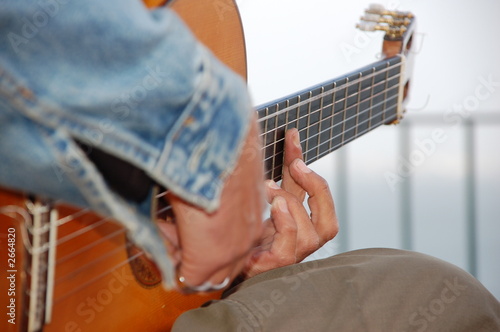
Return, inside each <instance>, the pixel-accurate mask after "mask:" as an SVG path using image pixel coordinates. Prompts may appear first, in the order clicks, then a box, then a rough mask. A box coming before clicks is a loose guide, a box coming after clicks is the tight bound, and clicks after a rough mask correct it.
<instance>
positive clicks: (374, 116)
mask: <svg viewBox="0 0 500 332" xmlns="http://www.w3.org/2000/svg"><path fill="white" fill-rule="evenodd" d="M396 97H397V95H396V96H392V97H390V98H389V99H394V98H396ZM381 103H382V102H380V103H378V104H375V106H374V107H377V106H379V105H380V104H381ZM394 106H395V105H393V106H391V107H390V108H391V109H392V108H394ZM367 111H368V110H364V111H363V113H364V112H367ZM376 116H377V115H374V116H372V117H371V118H370V119H366V120H364V121H362V122H361V124H363V123H365V122H367V121H371V119H373V118H375V117H376ZM353 117H354V116H352V117H350V118H348V119H347V120H350V119H352V118H353ZM379 123H383V121H382V122H379ZM337 125H338V124H337ZM327 130H330V129H327ZM325 131H326V130H325ZM325 131H322V132H325ZM322 132H320V133H318V134H315V135H313V136H317V135H319V134H321V133H322ZM342 134H343V133H341V134H338V135H336V136H333V137H331V140H333V139H335V138H338V137H339V136H340V135H342ZM306 139H308V138H305V140H306ZM282 140H284V138H283V139H281V140H280V141H282ZM305 140H304V141H305ZM304 141H302V142H304ZM276 143H277V142H276ZM321 144H324V143H321ZM340 145H342V144H340ZM306 152H309V151H307V150H306ZM304 153H305V152H304ZM267 160H269V158H267V159H266V161H267Z"/></svg>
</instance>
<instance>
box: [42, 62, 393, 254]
mask: <svg viewBox="0 0 500 332" xmlns="http://www.w3.org/2000/svg"><path fill="white" fill-rule="evenodd" d="M377 73H380V71H379V72H377ZM396 76H399V75H395V76H393V77H390V78H389V79H393V78H394V77H396ZM353 82H354V81H353ZM380 83H381V82H379V84H380ZM395 87H397V86H392V87H390V88H389V89H394V88H395ZM339 88H342V89H345V87H344V86H341V87H339ZM358 93H359V92H356V93H354V94H352V95H349V96H347V98H351V97H353V96H355V95H356V94H358ZM380 93H381V92H379V93H377V94H376V95H374V96H370V98H366V99H364V100H363V102H365V101H367V100H369V99H373V98H375V97H376V96H378V95H380ZM306 102H307V103H308V102H310V100H305V101H304V103H306ZM336 102H339V101H336ZM329 106H331V104H330V105H327V106H326V107H329ZM352 106H354V105H352ZM375 106H376V105H375ZM296 107H297V105H293V106H292V107H290V108H289V109H295V108H296ZM326 107H324V108H326ZM324 108H323V109H324ZM323 109H320V110H316V111H314V112H312V113H311V114H313V113H317V112H320V111H322V110H323ZM346 111H347V110H341V111H339V112H338V113H336V114H332V115H331V116H330V117H333V116H336V115H339V114H341V113H342V112H346ZM363 112H366V110H365V111H363ZM309 115H310V114H309ZM272 116H277V114H272ZM305 116H308V114H306V115H305ZM372 118H374V117H372ZM372 118H370V120H371V119H372ZM326 119H327V118H325V119H323V120H321V121H324V120H326ZM349 119H352V117H350V118H349ZM349 119H346V120H345V121H348V120H349ZM263 120H264V119H262V118H261V119H259V120H258V121H259V122H260V121H263ZM294 121H298V120H293V121H292V122H294ZM345 121H343V122H345ZM316 124H317V122H316V123H315V124H314V125H316ZM339 124H340V123H338V124H336V125H339ZM286 125H287V124H285V126H286ZM306 129H307V128H303V129H302V130H306ZM273 130H276V129H273ZM273 130H271V131H273ZM327 130H330V129H327ZM323 132H324V131H323ZM320 134H321V133H320ZM334 138H335V137H334ZM332 139H333V138H332ZM304 141H305V140H304ZM263 149H265V147H264V148H263ZM307 152H309V151H306V152H305V153H307ZM274 168H276V167H274ZM168 209H169V207H167V208H165V209H164V210H168ZM87 210H88V209H87ZM84 212H85V211H78V212H77V213H75V215H81V214H82V213H84ZM75 218H76V217H75V216H74V215H73V216H67V217H64V218H61V219H60V220H59V221H58V225H63V224H64V223H66V222H69V221H70V220H73V219H75ZM109 221H112V220H109ZM99 226H100V224H93V225H91V226H89V227H88V229H86V230H80V231H79V233H78V234H72V235H68V236H71V237H76V236H78V235H81V234H83V233H85V232H87V231H91V230H93V229H94V228H97V227H99ZM47 230H48V228H47ZM67 240H69V238H62V239H60V240H58V242H57V243H56V245H59V244H61V243H62V242H65V241H67ZM42 249H43V250H47V249H48V247H47V248H43V247H42Z"/></svg>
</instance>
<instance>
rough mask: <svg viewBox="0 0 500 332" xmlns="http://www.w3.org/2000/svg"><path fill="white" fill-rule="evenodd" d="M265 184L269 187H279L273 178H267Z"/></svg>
mask: <svg viewBox="0 0 500 332" xmlns="http://www.w3.org/2000/svg"><path fill="white" fill-rule="evenodd" d="M267 186H268V187H269V188H271V189H281V188H280V187H279V186H278V184H277V183H276V182H274V181H273V180H268V181H267Z"/></svg>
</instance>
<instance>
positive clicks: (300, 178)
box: [244, 129, 339, 278]
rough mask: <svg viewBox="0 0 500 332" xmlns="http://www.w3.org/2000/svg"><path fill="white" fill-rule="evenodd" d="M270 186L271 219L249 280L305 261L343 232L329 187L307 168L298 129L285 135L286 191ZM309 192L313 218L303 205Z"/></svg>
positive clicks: (248, 270) (248, 268)
mask: <svg viewBox="0 0 500 332" xmlns="http://www.w3.org/2000/svg"><path fill="white" fill-rule="evenodd" d="M266 184H267V186H266V188H267V199H268V202H269V203H271V218H269V219H268V220H266V221H265V223H264V233H263V236H262V238H261V244H260V246H259V247H258V248H257V250H256V251H255V253H254V254H253V256H252V258H251V260H250V261H249V264H248V265H247V266H246V268H245V271H244V275H245V277H247V278H249V277H252V276H255V275H257V274H259V273H262V272H265V271H268V270H271V269H274V268H278V267H282V266H286V265H290V264H295V263H297V262H300V261H302V260H303V259H304V258H306V257H307V256H309V255H310V254H312V253H313V252H314V251H316V250H317V249H319V248H320V247H321V246H323V245H324V244H325V243H326V242H327V241H329V240H331V239H332V238H334V237H335V235H336V234H337V233H338V229H339V226H338V220H337V216H336V214H335V207H334V203H333V199H332V196H331V193H330V189H329V188H328V184H327V182H326V181H325V180H324V179H323V178H322V177H320V176H319V175H318V174H316V173H314V172H313V171H312V170H310V169H309V168H308V167H307V166H306V165H305V164H304V162H303V160H302V150H301V147H300V138H299V133H298V131H297V130H296V129H291V130H289V131H287V132H286V135H285V160H284V165H283V181H282V187H281V188H280V187H279V186H278V185H277V184H276V183H275V182H274V181H272V180H268V181H267V182H266ZM306 192H307V194H308V195H309V198H308V205H309V208H310V210H311V214H310V215H309V214H308V212H307V210H306V209H305V207H304V204H303V202H304V198H305V193H306Z"/></svg>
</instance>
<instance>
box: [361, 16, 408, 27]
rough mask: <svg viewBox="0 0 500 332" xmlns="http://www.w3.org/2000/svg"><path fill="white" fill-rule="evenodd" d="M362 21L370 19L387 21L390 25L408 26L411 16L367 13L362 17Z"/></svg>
mask: <svg viewBox="0 0 500 332" xmlns="http://www.w3.org/2000/svg"><path fill="white" fill-rule="evenodd" d="M361 20H362V21H370V22H377V23H387V24H389V25H406V26H408V25H409V24H410V23H411V21H410V19H409V18H407V17H405V18H394V17H392V16H383V15H378V14H365V15H364V16H362V17H361Z"/></svg>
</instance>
